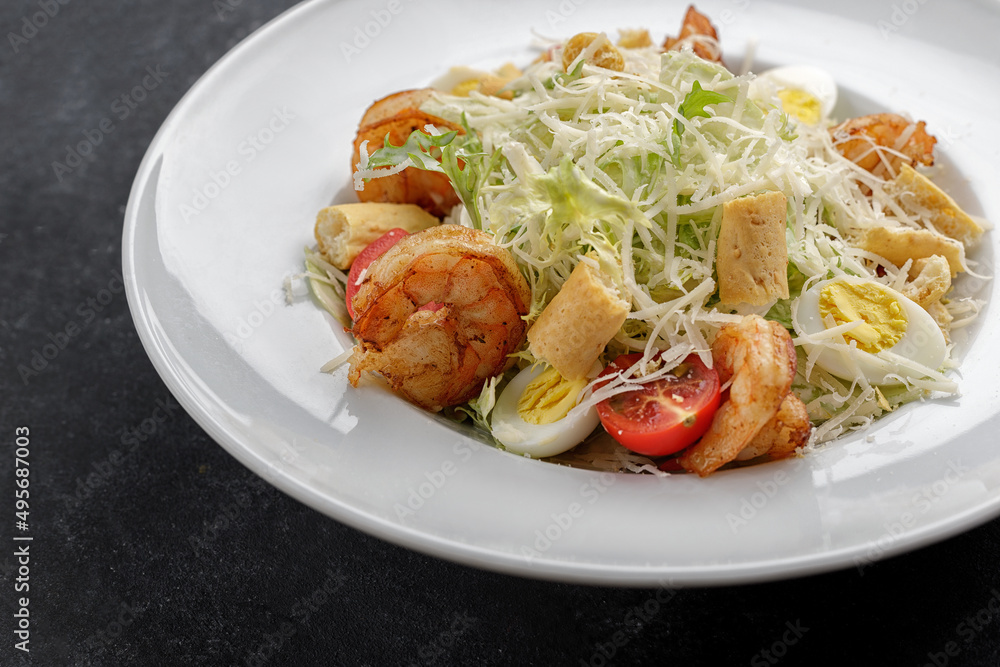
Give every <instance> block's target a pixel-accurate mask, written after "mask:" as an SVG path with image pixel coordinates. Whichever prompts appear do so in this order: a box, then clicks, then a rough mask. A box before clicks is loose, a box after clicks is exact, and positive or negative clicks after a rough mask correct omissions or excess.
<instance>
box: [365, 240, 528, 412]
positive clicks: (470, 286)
mask: <svg viewBox="0 0 1000 667" xmlns="http://www.w3.org/2000/svg"><path fill="white" fill-rule="evenodd" d="M530 303H531V289H530V288H529V287H528V283H527V281H526V280H525V279H524V277H523V276H522V275H521V272H520V271H519V270H518V268H517V264H515V262H514V257H513V256H512V255H511V254H510V253H509V252H508V251H507V250H506V249H504V248H501V247H499V246H497V245H496V244H494V243H493V241H492V239H491V238H490V236H489V235H488V234H486V233H485V232H481V231H477V230H473V229H469V228H467V227H460V226H458V225H441V226H439V227H432V228H430V229H427V230H424V231H422V232H417V233H415V234H411V235H409V236H407V237H405V238H403V239H401V240H400V241H399V242H398V243H396V245H394V246H393V247H392V248H390V249H389V250H388V251H387V252H386V253H385V254H384V255H382V256H381V257H379V258H378V259H377V260H375V261H374V262H372V264H371V265H370V266H369V267H368V270H367V272H366V275H365V277H364V279H363V280H362V282H361V285H360V287H359V288H358V292H357V294H356V295H355V296H354V300H353V307H354V312H355V313H356V314H357V318H356V319H355V321H354V329H353V334H354V337H355V338H356V339H357V341H358V344H357V345H355V347H354V352H353V355H352V357H351V370H350V373H349V375H348V378H349V379H350V381H351V384H353V385H354V386H357V383H358V381H359V380H360V378H361V373H362V372H363V371H370V372H375V373H378V374H380V375H382V376H383V377H384V378H385V379H386V380H388V382H389V385H390V386H391V387H392V389H393V390H394V391H396V392H398V393H400V394H402V395H403V396H405V397H406V398H408V399H409V400H411V401H412V402H414V403H416V404H417V405H419V406H421V407H423V408H426V409H427V410H431V411H435V412H436V411H438V410H440V409H441V408H443V407H446V406H449V405H458V404H460V403H464V402H466V401H468V400H469V399H471V398H473V397H475V396H476V395H477V394H478V393H479V391H480V390H481V389H482V386H483V383H484V382H485V381H486V380H487V379H488V378H490V377H493V376H494V375H497V374H499V373H501V372H503V371H504V370H505V369H506V368H507V367H508V366H509V365H510V364H511V363H512V359H510V358H509V357H508V355H510V354H511V353H512V352H515V351H516V350H517V349H518V348H520V347H521V345H522V344H523V343H524V339H525V333H526V328H527V325H526V323H525V321H524V316H525V315H527V313H528V309H529V306H530Z"/></svg>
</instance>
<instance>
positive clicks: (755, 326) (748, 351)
mask: <svg viewBox="0 0 1000 667" xmlns="http://www.w3.org/2000/svg"><path fill="white" fill-rule="evenodd" d="M712 359H713V361H714V366H715V369H716V371H717V372H718V373H719V380H720V381H722V382H723V383H726V382H728V381H729V380H732V384H731V385H730V387H729V398H728V399H727V400H725V401H724V402H723V403H722V405H720V406H719V409H718V411H717V412H716V413H715V416H714V417H713V418H712V425H711V426H710V427H709V429H708V432H707V433H705V435H704V436H702V438H701V440H699V441H698V442H697V443H696V444H694V445H692V446H691V447H689V448H688V449H687V450H685V452H684V453H683V454H682V455H681V457H680V464H681V465H682V466H683V467H684V468H685V469H686V470H690V471H692V472H696V473H698V474H699V475H701V476H702V477H705V476H706V475H710V474H712V473H713V472H715V471H716V470H717V469H718V468H719V467H720V466H722V465H724V464H726V463H729V462H730V461H732V460H734V459H735V458H736V457H737V456H738V455H739V454H740V452H742V451H743V450H744V449H745V448H746V447H747V445H749V444H751V443H752V442H753V439H754V437H755V436H756V435H757V434H758V432H759V431H760V430H761V429H762V428H763V427H764V426H765V425H766V424H768V422H770V421H771V420H772V418H774V416H775V414H776V413H777V412H778V409H779V408H780V407H781V405H782V403H783V402H784V400H785V397H786V396H787V395H788V392H789V390H790V389H791V386H792V379H793V378H794V377H795V369H796V365H797V359H796V356H795V346H794V345H793V344H792V338H791V336H789V335H788V332H787V331H786V330H785V328H784V327H782V326H781V325H780V324H778V323H777V322H769V321H767V320H765V319H764V318H762V317H760V316H758V315H748V316H746V317H744V318H743V319H742V320H741V321H740V322H739V323H738V324H724V325H723V326H722V328H720V329H719V333H718V334H717V335H716V337H715V341H714V342H713V343H712Z"/></svg>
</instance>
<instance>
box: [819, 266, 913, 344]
mask: <svg viewBox="0 0 1000 667" xmlns="http://www.w3.org/2000/svg"><path fill="white" fill-rule="evenodd" d="M819 314H820V317H822V318H823V321H824V322H829V320H828V318H832V320H833V324H834V325H840V324H847V323H848V322H862V324H860V325H858V326H857V327H855V328H853V329H851V330H850V331H848V332H847V333H845V334H844V336H845V337H847V338H853V339H854V340H856V341H857V343H858V349H860V350H864V351H865V352H869V353H871V354H875V353H877V352H880V351H881V350H885V349H888V348H890V347H892V346H894V345H895V344H896V343H898V342H899V340H900V339H901V338H902V337H903V334H905V333H906V325H907V321H906V313H905V312H903V304H901V303H900V302H899V299H897V298H896V297H895V296H893V295H892V293H891V292H890V291H889V290H888V289H886V288H885V287H882V286H881V285H879V284H878V283H863V284H855V283H848V282H844V281H834V282H831V283H829V284H828V285H826V286H825V287H824V288H823V289H822V290H820V293H819ZM827 326H830V325H829V324H828V325H827Z"/></svg>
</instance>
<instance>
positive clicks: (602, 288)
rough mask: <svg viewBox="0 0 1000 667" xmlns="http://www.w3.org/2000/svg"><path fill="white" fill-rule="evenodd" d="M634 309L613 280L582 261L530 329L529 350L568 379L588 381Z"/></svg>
mask: <svg viewBox="0 0 1000 667" xmlns="http://www.w3.org/2000/svg"><path fill="white" fill-rule="evenodd" d="M629 308H630V306H629V302H628V301H626V300H625V299H623V298H622V297H621V296H620V294H619V292H618V289H617V288H616V287H615V286H614V285H613V284H612V283H611V280H610V278H609V277H608V276H607V275H605V274H604V273H603V272H601V271H600V269H597V268H595V267H594V266H593V265H592V264H591V263H590V262H587V261H582V262H580V263H579V264H577V265H576V268H574V269H573V273H571V274H570V276H569V278H568V279H567V280H566V282H565V283H564V284H563V286H562V289H561V290H559V293H558V294H556V295H555V296H554V297H552V300H551V301H550V302H549V304H548V305H547V306H546V307H545V310H543V311H542V314H541V315H539V316H538V319H537V320H536V321H535V324H534V325H533V326H532V327H531V328H530V329H529V330H528V349H529V350H530V351H531V353H532V354H533V355H535V358H536V359H541V360H542V361H546V362H548V363H549V364H550V365H551V366H553V367H554V368H555V369H556V370H557V371H559V374H560V375H562V376H563V377H564V378H566V379H567V380H580V379H582V378H585V377H586V376H587V374H588V373H589V372H590V369H591V367H593V365H594V362H595V361H597V358H598V357H599V356H601V352H603V351H604V347H605V346H606V345H607V344H608V341H610V340H611V339H612V338H614V336H615V334H616V333H618V330H619V329H621V326H622V324H624V322H625V317H626V316H627V315H628V312H629Z"/></svg>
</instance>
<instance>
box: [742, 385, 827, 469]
mask: <svg viewBox="0 0 1000 667" xmlns="http://www.w3.org/2000/svg"><path fill="white" fill-rule="evenodd" d="M810 433H812V424H811V423H810V422H809V411H808V410H807V408H806V404H805V403H803V402H802V401H801V400H800V399H799V397H798V396H796V395H795V394H793V393H791V392H789V393H788V394H787V395H786V396H785V400H783V401H782V402H781V407H779V408H778V411H777V412H776V413H775V414H774V416H773V417H771V420H770V421H768V422H767V423H766V424H764V426H763V427H761V429H760V430H759V431H758V432H757V435H755V436H754V437H753V440H751V441H750V444H749V445H747V446H746V447H744V448H743V451H741V452H740V453H739V454H737V455H736V459H737V460H738V461H749V460H750V459H755V458H757V457H758V456H764V455H765V454H766V455H767V456H768V457H769V458H771V459H782V458H785V457H786V456H791V455H792V454H794V453H795V450H796V449H798V448H799V447H802V446H803V445H805V444H806V443H807V442H808V441H809V434H810Z"/></svg>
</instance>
